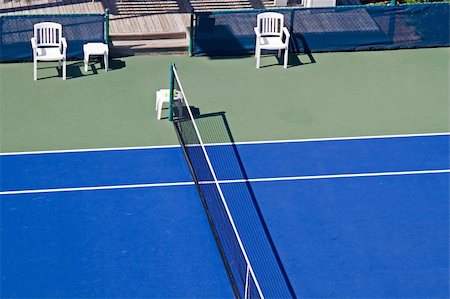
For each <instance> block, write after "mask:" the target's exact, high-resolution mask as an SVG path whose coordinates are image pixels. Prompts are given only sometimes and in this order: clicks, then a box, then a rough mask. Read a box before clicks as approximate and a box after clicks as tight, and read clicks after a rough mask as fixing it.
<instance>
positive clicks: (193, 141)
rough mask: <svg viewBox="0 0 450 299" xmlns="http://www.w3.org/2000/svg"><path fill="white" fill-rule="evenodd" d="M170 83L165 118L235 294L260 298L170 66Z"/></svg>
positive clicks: (181, 88) (174, 72)
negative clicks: (190, 176) (174, 132)
mask: <svg viewBox="0 0 450 299" xmlns="http://www.w3.org/2000/svg"><path fill="white" fill-rule="evenodd" d="M170 85H171V86H170V89H171V92H170V106H169V119H171V120H172V121H173V125H174V127H175V131H176V133H177V136H178V139H179V141H180V144H181V146H182V149H183V152H184V155H185V157H186V160H187V163H188V166H189V169H190V172H191V174H192V177H193V179H194V181H195V184H196V186H197V190H198V192H199V195H200V197H201V199H202V202H203V205H204V207H205V210H206V213H207V215H208V220H209V223H210V225H211V228H212V231H213V234H214V237H215V239H216V243H217V245H218V247H219V251H220V253H221V256H222V259H223V261H224V264H225V268H226V270H227V272H228V275H229V277H230V281H231V284H232V287H233V290H234V292H235V295H236V297H238V298H264V294H263V292H262V291H261V287H260V285H259V282H258V279H257V277H256V275H255V272H254V271H253V267H252V264H251V263H250V260H249V257H248V255H247V252H246V250H245V248H244V245H243V243H242V240H241V236H240V235H239V231H238V229H237V228H236V225H235V222H234V220H233V216H232V215H231V213H230V210H229V207H228V204H227V201H226V199H225V197H224V195H223V192H222V189H221V187H220V184H219V182H218V180H217V176H216V173H215V171H214V169H213V167H212V165H211V160H210V158H209V156H208V153H207V151H206V148H205V145H204V143H203V140H202V137H201V136H200V133H199V129H198V127H197V124H196V122H195V115H194V113H193V109H192V108H191V107H190V106H189V103H188V101H187V99H186V95H185V93H184V90H183V87H182V85H181V82H180V79H179V77H178V73H177V71H176V68H175V66H174V65H172V66H171V84H170Z"/></svg>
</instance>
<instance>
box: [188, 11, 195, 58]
mask: <svg viewBox="0 0 450 299" xmlns="http://www.w3.org/2000/svg"><path fill="white" fill-rule="evenodd" d="M194 23H195V13H194V12H191V23H190V27H189V56H193V53H192V52H193V48H194Z"/></svg>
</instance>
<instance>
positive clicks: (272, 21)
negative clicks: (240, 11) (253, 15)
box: [256, 12, 284, 36]
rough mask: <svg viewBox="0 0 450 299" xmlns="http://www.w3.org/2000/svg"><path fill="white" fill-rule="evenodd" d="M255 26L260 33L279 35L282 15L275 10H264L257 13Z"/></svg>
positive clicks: (282, 21)
mask: <svg viewBox="0 0 450 299" xmlns="http://www.w3.org/2000/svg"><path fill="white" fill-rule="evenodd" d="M257 18H258V20H257V21H258V22H257V25H256V26H257V28H258V31H259V32H260V33H261V35H263V36H264V35H266V36H267V35H271V36H281V34H282V28H283V26H284V16H283V15H282V14H280V13H276V12H265V13H261V14H259V15H258V17H257Z"/></svg>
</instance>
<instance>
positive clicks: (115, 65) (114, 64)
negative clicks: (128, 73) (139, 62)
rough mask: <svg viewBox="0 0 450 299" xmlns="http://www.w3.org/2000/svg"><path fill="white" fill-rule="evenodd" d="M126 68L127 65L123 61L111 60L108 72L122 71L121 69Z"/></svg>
mask: <svg viewBox="0 0 450 299" xmlns="http://www.w3.org/2000/svg"><path fill="white" fill-rule="evenodd" d="M126 66H127V64H126V63H125V61H123V60H120V59H111V58H110V60H109V69H108V71H109V70H120V69H123V68H125V67H126Z"/></svg>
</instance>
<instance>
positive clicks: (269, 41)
mask: <svg viewBox="0 0 450 299" xmlns="http://www.w3.org/2000/svg"><path fill="white" fill-rule="evenodd" d="M255 34H256V46H255V56H256V68H259V66H260V61H261V50H278V58H280V57H281V51H282V50H284V68H287V64H288V56H289V53H288V51H289V39H290V37H291V35H290V34H289V30H288V29H287V28H286V27H284V16H283V15H282V14H280V13H276V12H264V13H261V14H258V16H257V25H256V27H255Z"/></svg>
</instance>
